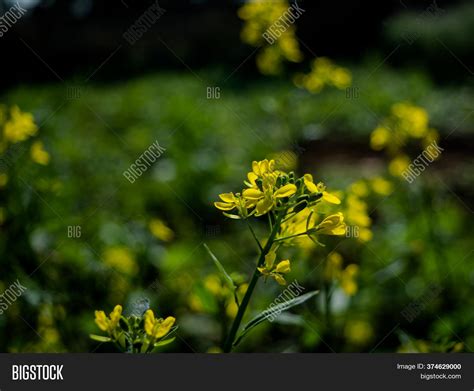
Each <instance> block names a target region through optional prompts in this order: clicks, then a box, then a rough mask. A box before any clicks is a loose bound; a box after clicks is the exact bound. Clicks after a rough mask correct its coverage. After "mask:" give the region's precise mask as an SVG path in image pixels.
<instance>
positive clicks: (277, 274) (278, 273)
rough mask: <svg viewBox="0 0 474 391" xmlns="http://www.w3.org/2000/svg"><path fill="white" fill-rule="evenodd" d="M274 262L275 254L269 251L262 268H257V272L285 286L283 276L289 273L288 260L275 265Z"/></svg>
mask: <svg viewBox="0 0 474 391" xmlns="http://www.w3.org/2000/svg"><path fill="white" fill-rule="evenodd" d="M275 260H276V252H275V251H270V252H269V253H268V254H267V255H266V256H265V264H264V266H262V267H259V268H258V271H259V272H260V273H262V275H263V276H265V277H271V278H273V279H274V280H275V281H276V282H278V283H279V284H280V285H286V280H285V278H284V277H283V275H284V274H287V273H289V272H290V271H291V268H290V260H289V259H285V260H283V261H280V262H278V263H277V264H276V265H275Z"/></svg>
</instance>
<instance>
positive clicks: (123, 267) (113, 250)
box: [103, 246, 138, 276]
mask: <svg viewBox="0 0 474 391" xmlns="http://www.w3.org/2000/svg"><path fill="white" fill-rule="evenodd" d="M103 259H104V262H105V264H106V265H108V266H110V267H112V268H114V269H115V270H118V271H119V272H121V273H124V274H128V275H131V276H133V275H135V274H136V273H137V272H138V265H137V263H136V262H135V258H134V257H133V254H132V253H131V251H130V250H129V249H128V248H126V247H124V246H115V247H109V248H107V249H106V250H105V251H104V254H103Z"/></svg>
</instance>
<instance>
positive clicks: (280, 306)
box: [234, 291, 319, 346]
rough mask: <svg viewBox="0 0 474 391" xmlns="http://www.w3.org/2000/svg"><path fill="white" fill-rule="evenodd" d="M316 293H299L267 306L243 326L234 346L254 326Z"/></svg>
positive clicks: (301, 302) (273, 317) (275, 316)
mask: <svg viewBox="0 0 474 391" xmlns="http://www.w3.org/2000/svg"><path fill="white" fill-rule="evenodd" d="M318 293H319V291H312V292H308V293H305V294H304V295H301V296H298V297H295V298H294V299H291V300H288V301H285V302H283V303H280V304H277V305H275V306H273V307H271V309H270V308H269V309H266V310H265V311H263V312H261V313H260V314H258V315H257V316H256V317H255V318H253V319H252V320H251V321H250V322H248V323H247V324H246V325H245V326H244V328H243V329H242V332H241V333H240V335H239V337H238V338H237V339H236V340H235V342H234V346H236V345H237V344H238V343H239V342H240V341H241V340H242V338H243V337H244V336H245V335H246V334H247V333H248V332H249V331H250V330H252V329H253V328H254V327H255V326H257V325H259V324H260V323H262V322H264V321H265V320H268V319H272V320H273V319H276V318H277V316H278V315H280V314H281V313H282V312H283V311H286V310H289V309H290V308H293V307H295V306H297V305H300V304H303V303H304V302H305V301H307V300H309V299H311V298H312V297H313V296H315V295H317V294H318Z"/></svg>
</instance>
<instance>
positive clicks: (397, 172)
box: [388, 155, 410, 176]
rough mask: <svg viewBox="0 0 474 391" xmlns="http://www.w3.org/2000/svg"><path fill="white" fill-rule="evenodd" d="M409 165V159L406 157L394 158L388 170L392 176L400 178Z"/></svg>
mask: <svg viewBox="0 0 474 391" xmlns="http://www.w3.org/2000/svg"><path fill="white" fill-rule="evenodd" d="M409 165H410V158H409V157H408V156H406V155H398V156H396V157H395V158H394V159H393V160H392V161H391V162H390V164H389V165H388V170H389V172H390V174H392V175H393V176H402V173H403V172H404V171H405V170H406V169H407V167H408V166H409Z"/></svg>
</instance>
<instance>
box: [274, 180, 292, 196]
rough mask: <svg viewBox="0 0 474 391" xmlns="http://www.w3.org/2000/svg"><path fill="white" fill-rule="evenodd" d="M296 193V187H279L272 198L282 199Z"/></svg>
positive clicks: (289, 185) (290, 185)
mask: <svg viewBox="0 0 474 391" xmlns="http://www.w3.org/2000/svg"><path fill="white" fill-rule="evenodd" d="M295 193H296V186H295V185H293V184H292V183H290V184H288V185H285V186H283V187H280V188H279V189H278V190H277V191H276V192H275V193H273V195H274V197H276V198H282V197H289V196H291V195H293V194H295Z"/></svg>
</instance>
